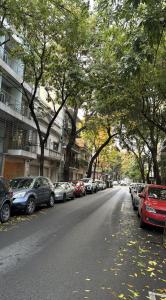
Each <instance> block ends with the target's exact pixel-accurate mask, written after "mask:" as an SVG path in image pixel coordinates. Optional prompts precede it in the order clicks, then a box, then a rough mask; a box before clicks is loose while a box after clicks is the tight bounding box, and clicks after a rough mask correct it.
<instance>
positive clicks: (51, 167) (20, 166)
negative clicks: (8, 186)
mask: <svg viewBox="0 0 166 300" xmlns="http://www.w3.org/2000/svg"><path fill="white" fill-rule="evenodd" d="M1 161H2V162H1V176H3V177H5V178H6V179H8V180H10V179H12V178H16V177H20V176H38V175H39V159H36V160H31V159H27V158H24V157H13V156H10V155H5V154H4V155H3V157H1ZM60 167H61V166H60V162H59V161H51V160H45V161H44V170H43V171H44V176H47V177H49V178H50V179H51V180H52V181H53V182H56V181H58V180H60V173H61V170H60Z"/></svg>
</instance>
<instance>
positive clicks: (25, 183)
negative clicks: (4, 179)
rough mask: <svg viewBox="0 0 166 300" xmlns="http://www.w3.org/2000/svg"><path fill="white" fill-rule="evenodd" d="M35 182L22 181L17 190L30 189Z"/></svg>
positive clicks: (30, 179) (29, 179)
mask: <svg viewBox="0 0 166 300" xmlns="http://www.w3.org/2000/svg"><path fill="white" fill-rule="evenodd" d="M32 182H33V179H32V178H26V179H22V180H21V181H20V182H19V184H18V185H17V189H28V188H29V187H30V186H31V184H32Z"/></svg>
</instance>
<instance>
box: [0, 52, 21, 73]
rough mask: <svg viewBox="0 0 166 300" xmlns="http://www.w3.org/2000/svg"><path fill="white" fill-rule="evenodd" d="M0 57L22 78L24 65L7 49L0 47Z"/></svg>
mask: <svg viewBox="0 0 166 300" xmlns="http://www.w3.org/2000/svg"><path fill="white" fill-rule="evenodd" d="M0 58H1V59H2V60H3V61H4V62H5V63H6V64H7V65H8V66H9V67H10V68H11V69H12V70H13V71H14V72H15V73H16V74H17V75H19V77H21V78H23V74H24V65H23V63H21V62H20V61H19V60H18V59H16V58H15V57H13V56H12V55H11V54H10V53H9V52H8V51H7V50H5V49H4V48H3V47H0Z"/></svg>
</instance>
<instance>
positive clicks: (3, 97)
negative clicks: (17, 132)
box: [0, 89, 30, 119]
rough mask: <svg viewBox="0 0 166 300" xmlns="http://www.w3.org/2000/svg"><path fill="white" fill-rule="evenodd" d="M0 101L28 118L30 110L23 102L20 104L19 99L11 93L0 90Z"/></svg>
mask: <svg viewBox="0 0 166 300" xmlns="http://www.w3.org/2000/svg"><path fill="white" fill-rule="evenodd" d="M0 102H2V103H3V104H5V105H6V106H8V107H9V108H11V109H12V110H14V111H16V112H18V113H19V114H21V115H22V116H24V117H27V118H28V119H30V112H29V108H28V106H26V105H25V103H24V102H22V103H21V104H20V103H19V101H18V100H17V99H16V98H15V97H13V95H11V94H9V93H8V92H6V91H5V90H3V89H1V90H0Z"/></svg>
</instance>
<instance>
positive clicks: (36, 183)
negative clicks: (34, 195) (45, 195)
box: [34, 178, 42, 188]
mask: <svg viewBox="0 0 166 300" xmlns="http://www.w3.org/2000/svg"><path fill="white" fill-rule="evenodd" d="M39 186H42V182H41V178H37V179H36V180H35V182H34V188H37V187H39Z"/></svg>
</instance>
